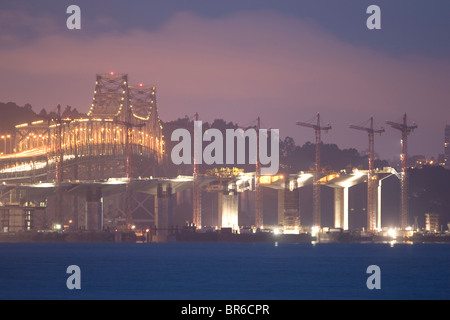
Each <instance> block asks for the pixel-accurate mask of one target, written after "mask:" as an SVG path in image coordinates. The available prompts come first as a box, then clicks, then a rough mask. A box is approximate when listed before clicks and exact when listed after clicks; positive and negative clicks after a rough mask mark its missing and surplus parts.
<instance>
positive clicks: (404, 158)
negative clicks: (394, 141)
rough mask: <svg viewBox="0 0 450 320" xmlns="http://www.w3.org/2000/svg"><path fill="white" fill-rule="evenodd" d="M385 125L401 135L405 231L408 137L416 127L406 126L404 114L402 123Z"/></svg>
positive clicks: (387, 122) (402, 217)
mask: <svg viewBox="0 0 450 320" xmlns="http://www.w3.org/2000/svg"><path fill="white" fill-rule="evenodd" d="M386 124H388V125H390V126H391V127H392V128H394V129H397V130H399V131H400V132H401V134H402V141H401V143H402V154H401V162H402V174H401V217H400V219H401V226H402V229H406V227H407V226H408V135H409V134H410V133H411V132H413V131H414V129H416V128H417V125H416V124H415V123H413V125H412V126H408V122H407V115H406V113H405V114H404V116H403V122H402V123H396V122H393V121H386Z"/></svg>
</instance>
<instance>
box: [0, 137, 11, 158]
mask: <svg viewBox="0 0 450 320" xmlns="http://www.w3.org/2000/svg"><path fill="white" fill-rule="evenodd" d="M7 138H8V139H10V138H11V135H10V134H8V135H6V134H5V135H2V139H3V154H6V139H7ZM9 145H10V149H11V142H10V143H9Z"/></svg>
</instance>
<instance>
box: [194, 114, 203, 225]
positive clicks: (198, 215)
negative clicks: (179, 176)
mask: <svg viewBox="0 0 450 320" xmlns="http://www.w3.org/2000/svg"><path fill="white" fill-rule="evenodd" d="M195 121H198V112H197V113H195ZM192 193H193V204H192V206H193V210H192V211H193V217H192V223H193V224H194V226H195V227H196V228H197V229H200V228H201V227H202V206H201V190H200V184H199V170H198V163H197V157H195V155H194V185H193V191H192Z"/></svg>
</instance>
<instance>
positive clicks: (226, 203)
mask: <svg viewBox="0 0 450 320" xmlns="http://www.w3.org/2000/svg"><path fill="white" fill-rule="evenodd" d="M225 188H226V186H225ZM218 209H219V210H218V211H219V219H218V224H219V226H220V227H222V228H232V229H233V230H237V229H239V195H238V193H237V192H236V191H235V190H231V191H228V190H224V191H223V192H219V194H218Z"/></svg>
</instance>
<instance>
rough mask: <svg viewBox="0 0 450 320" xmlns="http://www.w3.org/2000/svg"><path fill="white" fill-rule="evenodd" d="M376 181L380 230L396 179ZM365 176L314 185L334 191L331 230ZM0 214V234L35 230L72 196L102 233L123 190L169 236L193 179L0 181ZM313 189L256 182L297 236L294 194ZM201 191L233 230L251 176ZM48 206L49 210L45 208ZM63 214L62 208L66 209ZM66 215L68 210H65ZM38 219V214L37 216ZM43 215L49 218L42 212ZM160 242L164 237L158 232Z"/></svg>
mask: <svg viewBox="0 0 450 320" xmlns="http://www.w3.org/2000/svg"><path fill="white" fill-rule="evenodd" d="M375 174H376V179H377V180H378V188H377V189H376V194H375V199H376V205H377V213H378V214H377V217H376V224H375V225H376V226H377V228H378V229H381V185H382V181H383V180H384V179H386V178H388V177H390V176H392V175H396V176H397V177H399V174H398V173H397V172H396V171H395V170H394V169H392V168H384V169H383V170H377V171H376V172H375ZM367 178H368V171H365V170H353V171H352V172H350V173H346V172H344V171H343V172H336V173H331V174H326V175H325V174H324V175H322V177H321V179H320V180H319V183H320V184H321V185H323V186H328V187H331V188H333V189H334V205H335V210H334V211H335V212H334V216H335V222H334V227H335V228H341V229H343V230H348V193H349V188H350V187H352V186H354V185H357V184H360V183H365V182H367ZM0 182H2V184H1V185H0V192H1V197H0V201H1V203H0V213H2V216H1V217H2V220H1V223H2V226H1V227H2V229H1V231H3V232H5V231H22V230H32V229H34V228H37V227H38V226H37V225H36V223H34V221H35V220H36V219H35V218H33V215H36V216H37V215H39V213H38V212H39V211H40V210H41V211H46V210H47V209H48V208H47V206H48V205H49V203H48V201H47V200H48V199H49V198H51V197H54V196H55V195H56V194H58V191H59V192H60V194H63V195H66V196H67V195H68V196H76V197H80V198H83V199H84V200H85V210H84V217H83V218H84V219H83V220H84V226H83V228H84V229H86V230H102V229H103V228H104V205H103V199H104V197H107V196H113V197H114V196H118V195H120V194H124V193H125V191H126V189H127V185H128V186H131V189H132V192H133V194H135V193H140V194H145V195H147V196H150V197H154V203H155V205H154V207H153V208H151V209H153V210H151V209H150V210H149V212H152V214H153V215H152V217H151V219H152V220H153V221H152V225H154V226H155V227H156V229H158V230H168V229H169V228H170V227H171V226H172V201H173V200H172V198H173V197H172V196H173V195H175V194H177V193H179V192H182V191H184V190H188V189H191V188H192V187H193V176H178V177H176V178H153V177H149V178H136V179H132V180H131V183H130V184H128V180H127V179H126V178H110V179H104V180H91V181H89V180H83V181H79V180H65V181H63V182H61V184H60V185H59V186H58V185H57V183H56V182H55V181H54V180H53V181H45V180H43V181H40V182H35V183H29V182H28V183H27V182H23V181H20V180H16V181H13V180H10V179H7V180H6V179H5V180H1V179H0ZM312 183H313V174H312V173H310V172H301V173H299V174H289V175H286V176H283V175H274V176H261V177H260V185H261V186H262V187H267V188H273V189H276V190H278V223H279V224H280V225H283V226H284V232H285V233H298V232H299V231H300V230H301V229H302V225H301V221H300V212H299V206H298V203H299V201H298V192H295V190H297V189H298V188H302V187H304V186H306V185H311V184H312ZM199 184H200V188H201V189H202V190H204V191H209V192H217V193H218V197H219V212H218V214H219V217H218V221H219V226H218V227H222V228H232V229H236V230H237V229H238V228H239V224H238V201H239V199H238V194H239V193H241V192H244V191H247V190H250V191H254V189H255V173H254V172H247V173H246V172H239V173H237V174H235V175H234V176H232V177H228V178H226V179H224V178H218V177H216V176H208V175H202V176H201V177H200V178H199ZM50 205H51V204H50ZM65 205H66V208H67V205H68V204H67V203H65ZM69 205H70V204H69ZM141 205H142V203H141ZM66 210H68V209H66ZM40 215H42V213H41V214H40ZM47 215H50V216H51V214H49V213H48V212H47ZM47 220H50V221H51V222H50V223H47V225H51V226H58V225H59V226H61V225H64V224H66V223H67V222H66V221H64V214H62V215H58V214H57V213H54V214H53V217H47ZM159 236H160V237H162V238H164V237H166V236H167V232H166V233H164V231H161V232H160V235H159Z"/></svg>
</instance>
